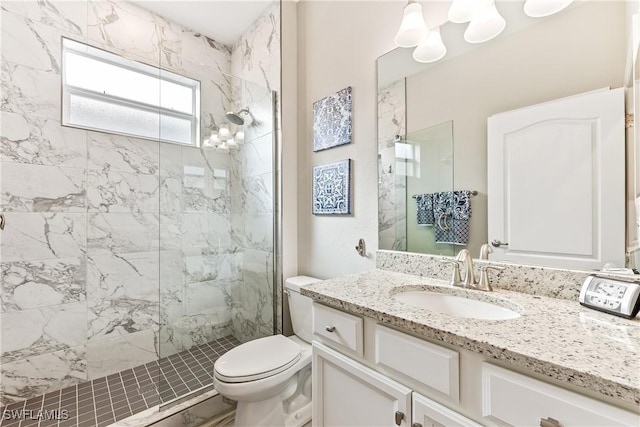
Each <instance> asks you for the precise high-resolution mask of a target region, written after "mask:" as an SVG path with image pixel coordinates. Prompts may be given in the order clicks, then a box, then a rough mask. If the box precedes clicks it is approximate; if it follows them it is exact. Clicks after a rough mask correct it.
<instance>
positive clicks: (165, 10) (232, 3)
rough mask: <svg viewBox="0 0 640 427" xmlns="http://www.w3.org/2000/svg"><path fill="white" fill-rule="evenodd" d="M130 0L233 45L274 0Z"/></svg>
mask: <svg viewBox="0 0 640 427" xmlns="http://www.w3.org/2000/svg"><path fill="white" fill-rule="evenodd" d="M131 3H135V4H137V5H138V6H140V7H142V8H144V9H147V10H149V11H151V12H153V13H155V14H157V15H160V16H162V17H164V18H167V19H169V20H171V21H173V22H177V23H178V24H180V25H182V26H183V27H186V28H189V29H191V30H194V31H196V32H198V33H200V34H204V35H205V36H207V37H209V38H211V39H214V40H216V41H218V42H220V43H223V44H226V45H232V44H234V43H235V42H236V41H237V40H238V39H239V38H240V36H241V35H242V34H243V33H244V32H245V31H246V30H247V29H248V28H249V27H250V26H251V24H253V23H254V22H255V20H256V19H258V17H259V16H260V15H262V13H263V12H264V11H265V10H266V9H267V8H268V7H269V6H271V5H272V4H274V0H131Z"/></svg>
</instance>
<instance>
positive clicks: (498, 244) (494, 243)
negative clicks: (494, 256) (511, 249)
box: [491, 239, 509, 248]
mask: <svg viewBox="0 0 640 427" xmlns="http://www.w3.org/2000/svg"><path fill="white" fill-rule="evenodd" d="M491 245H492V246H493V247H496V248H499V247H500V246H509V244H508V243H502V242H501V241H500V240H498V239H493V241H492V242H491Z"/></svg>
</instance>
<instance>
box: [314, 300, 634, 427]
mask: <svg viewBox="0 0 640 427" xmlns="http://www.w3.org/2000/svg"><path fill="white" fill-rule="evenodd" d="M494 362H495V363H497V361H494V360H490V359H487V358H486V357H484V356H482V355H480V354H478V353H474V352H471V351H468V350H464V349H458V348H456V347H452V346H444V345H440V344H438V343H434V342H429V341H427V340H424V339H422V338H418V337H415V336H412V335H410V334H407V333H404V332H401V331H398V330H395V329H392V328H388V327H386V326H383V325H381V324H379V323H378V322H376V321H375V320H373V319H370V318H363V317H361V316H356V315H353V314H351V313H345V312H342V311H340V310H336V309H333V308H330V307H326V306H324V305H321V304H318V303H314V340H313V415H312V424H313V425H314V426H340V427H345V426H381V425H385V426H405V427H409V426H411V427H440V426H480V425H490V426H505V425H512V426H522V425H532V426H543V427H556V426H562V427H570V426H604V425H606V426H640V416H639V415H638V414H637V413H633V412H629V411H627V410H624V409H621V408H619V407H617V406H614V405H611V404H609V403H605V402H603V401H600V400H597V399H595V398H591V397H587V396H584V395H582V394H580V393H577V392H574V391H571V390H567V389H565V388H563V387H559V386H557V385H553V384H550V383H548V382H545V381H540V380H538V379H535V378H532V377H530V376H528V375H524V374H522V373H518V372H514V371H512V370H509V369H505V368H502V367H499V366H496V365H495V364H494ZM474 420H475V421H474Z"/></svg>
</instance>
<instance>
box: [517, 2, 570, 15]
mask: <svg viewBox="0 0 640 427" xmlns="http://www.w3.org/2000/svg"><path fill="white" fill-rule="evenodd" d="M571 3H573V0H527V1H526V2H525V3H524V13H526V14H527V15H528V16H530V17H532V18H542V17H544V16H549V15H553V14H554V13H558V12H560V11H561V10H562V9H565V8H567V7H569V5H570V4H571Z"/></svg>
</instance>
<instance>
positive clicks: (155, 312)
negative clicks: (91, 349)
mask: <svg viewBox="0 0 640 427" xmlns="http://www.w3.org/2000/svg"><path fill="white" fill-rule="evenodd" d="M156 292H158V290H157V287H156ZM87 311H88V313H89V315H88V330H87V333H88V335H87V337H88V339H89V343H93V342H96V341H101V340H104V339H105V338H109V337H115V336H119V335H128V334H133V333H136V332H140V331H144V330H157V329H158V322H159V316H160V314H159V304H158V301H157V298H156V301H147V300H139V299H128V298H117V299H116V298H114V299H111V300H109V299H104V300H88V301H87ZM122 369H125V368H122Z"/></svg>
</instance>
